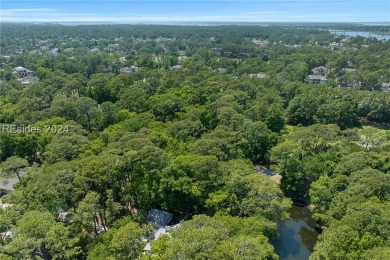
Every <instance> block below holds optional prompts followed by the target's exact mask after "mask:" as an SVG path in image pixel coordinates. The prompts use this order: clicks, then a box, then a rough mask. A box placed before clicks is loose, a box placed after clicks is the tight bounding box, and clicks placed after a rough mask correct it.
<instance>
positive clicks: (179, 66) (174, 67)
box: [171, 65, 182, 71]
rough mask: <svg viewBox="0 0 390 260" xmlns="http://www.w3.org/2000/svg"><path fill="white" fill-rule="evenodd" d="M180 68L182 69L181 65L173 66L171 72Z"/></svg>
mask: <svg viewBox="0 0 390 260" xmlns="http://www.w3.org/2000/svg"><path fill="white" fill-rule="evenodd" d="M181 68H182V66H181V65H175V66H172V67H171V70H173V71H175V70H178V69H181Z"/></svg>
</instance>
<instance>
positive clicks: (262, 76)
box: [249, 72, 268, 79]
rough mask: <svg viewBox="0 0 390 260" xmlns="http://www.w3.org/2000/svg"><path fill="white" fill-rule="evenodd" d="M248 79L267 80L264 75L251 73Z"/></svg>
mask: <svg viewBox="0 0 390 260" xmlns="http://www.w3.org/2000/svg"><path fill="white" fill-rule="evenodd" d="M249 77H250V78H257V79H265V78H268V76H267V74H264V73H261V72H259V73H252V74H249Z"/></svg>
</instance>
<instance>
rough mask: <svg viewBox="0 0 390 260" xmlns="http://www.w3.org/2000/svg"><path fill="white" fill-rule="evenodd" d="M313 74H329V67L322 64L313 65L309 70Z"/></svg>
mask: <svg viewBox="0 0 390 260" xmlns="http://www.w3.org/2000/svg"><path fill="white" fill-rule="evenodd" d="M311 72H312V74H313V75H322V76H329V75H330V73H331V70H330V69H327V68H325V67H324V66H319V67H315V68H313V69H312V70H311Z"/></svg>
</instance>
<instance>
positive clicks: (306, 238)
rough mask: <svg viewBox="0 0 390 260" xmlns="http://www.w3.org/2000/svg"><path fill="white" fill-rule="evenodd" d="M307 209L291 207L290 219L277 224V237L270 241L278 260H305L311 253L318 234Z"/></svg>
mask: <svg viewBox="0 0 390 260" xmlns="http://www.w3.org/2000/svg"><path fill="white" fill-rule="evenodd" d="M311 215H312V213H311V212H310V210H309V209H308V208H307V207H300V206H296V205H293V206H292V207H291V209H290V218H289V219H287V220H284V221H280V222H278V235H277V236H276V237H275V238H274V239H273V240H272V241H271V243H272V244H273V246H274V247H275V252H276V254H277V255H279V259H280V260H306V259H309V255H310V254H311V252H313V248H314V244H315V243H316V241H317V236H318V233H317V231H316V230H315V227H316V224H315V222H314V221H313V220H312V219H311Z"/></svg>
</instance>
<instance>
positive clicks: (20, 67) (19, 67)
mask: <svg viewBox="0 0 390 260" xmlns="http://www.w3.org/2000/svg"><path fill="white" fill-rule="evenodd" d="M14 70H16V71H24V70H27V69H26V68H24V67H22V66H18V67H16V68H15V69H14Z"/></svg>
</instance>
